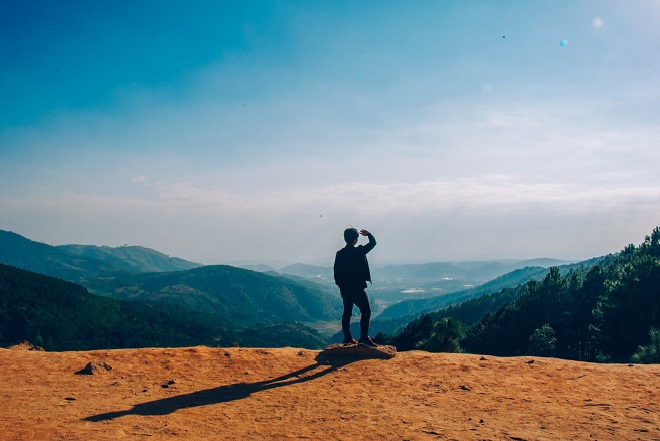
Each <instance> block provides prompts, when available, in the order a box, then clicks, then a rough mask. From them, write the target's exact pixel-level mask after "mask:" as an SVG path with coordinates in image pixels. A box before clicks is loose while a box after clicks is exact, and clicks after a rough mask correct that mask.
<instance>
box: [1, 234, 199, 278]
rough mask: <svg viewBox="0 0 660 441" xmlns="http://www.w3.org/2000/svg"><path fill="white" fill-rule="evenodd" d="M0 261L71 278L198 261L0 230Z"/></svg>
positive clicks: (191, 265)
mask: <svg viewBox="0 0 660 441" xmlns="http://www.w3.org/2000/svg"><path fill="white" fill-rule="evenodd" d="M0 263H4V264H6V265H12V266H15V267H17V268H22V269H26V270H29V271H34V272H37V273H40V274H45V275H49V276H53V277H58V278H60V279H64V280H70V281H74V282H78V281H84V280H88V279H93V278H95V277H103V276H108V275H113V274H118V273H126V272H128V273H144V272H154V271H177V270H186V269H191V268H196V267H199V266H201V265H200V264H197V263H193V262H187V261H185V260H183V259H178V258H175V257H169V256H166V255H165V254H162V253H159V252H158V251H154V250H151V249H149V248H143V247H119V248H111V247H97V246H91V245H61V246H51V245H47V244H44V243H40V242H35V241H32V240H30V239H27V238H25V237H23V236H21V235H19V234H16V233H12V232H10V231H3V230H0Z"/></svg>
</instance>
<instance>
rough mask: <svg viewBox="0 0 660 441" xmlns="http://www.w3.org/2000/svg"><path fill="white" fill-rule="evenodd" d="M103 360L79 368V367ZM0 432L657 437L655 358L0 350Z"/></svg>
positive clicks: (193, 436)
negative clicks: (93, 370)
mask: <svg viewBox="0 0 660 441" xmlns="http://www.w3.org/2000/svg"><path fill="white" fill-rule="evenodd" d="M95 361H96V362H104V363H106V364H107V365H108V366H110V367H111V368H112V369H111V370H109V371H103V372H102V373H97V374H95V375H80V374H76V373H77V372H79V371H80V370H81V369H82V368H84V367H85V365H86V364H87V363H89V362H95ZM0 378H2V380H3V381H2V382H0V396H1V397H2V399H3V406H2V407H1V408H0V433H1V434H2V436H1V437H2V439H7V440H33V439H49V440H56V439H66V440H88V439H94V440H110V439H113V440H115V439H151V440H153V439H186V440H208V439H222V440H253V439H264V440H269V439H277V440H282V439H312V440H317V439H318V440H321V439H337V440H339V439H387V440H432V439H447V440H451V439H454V440H562V439H566V440H568V439H598V440H637V439H641V440H651V439H660V417H659V412H660V400H659V397H660V365H636V364H635V365H629V364H594V363H585V362H577V361H567V360H560V359H554V358H542V357H530V356H526V357H509V358H502V357H494V356H488V355H486V356H484V357H482V356H481V355H475V354H449V353H435V354H431V353H428V352H424V351H410V352H400V353H398V354H397V355H396V356H395V357H394V358H392V359H389V360H380V359H354V358H353V359H349V358H342V357H337V358H331V357H324V356H323V354H322V352H321V351H316V350H307V349H300V348H261V349H260V348H238V347H232V348H211V347H206V346H195V347H182V348H142V349H117V350H95V351H71V352H43V351H27V350H20V349H0Z"/></svg>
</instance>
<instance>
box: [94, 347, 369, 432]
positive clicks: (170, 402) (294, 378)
mask: <svg viewBox="0 0 660 441" xmlns="http://www.w3.org/2000/svg"><path fill="white" fill-rule="evenodd" d="M355 360H357V358H355V357H327V356H324V355H323V354H319V356H317V357H316V363H314V364H311V365H309V366H307V367H304V368H302V369H300V370H297V371H295V372H291V373H290V374H286V375H282V376H280V377H277V378H274V379H271V380H266V381H259V382H256V383H237V384H231V385H228V386H220V387H216V388H213V389H206V390H201V391H197V392H192V393H189V394H183V395H176V396H174V397H168V398H163V399H160V400H155V401H148V402H146V403H141V404H137V405H135V406H133V408H131V409H128V410H120V411H116V412H107V413H102V414H99V415H92V416H89V417H87V418H85V420H86V421H92V422H99V421H105V420H112V419H115V418H119V417H122V416H125V415H143V416H147V415H167V414H170V413H172V412H174V411H176V410H179V409H187V408H191V407H197V406H206V405H209V404H217V403H227V402H230V401H235V400H242V399H243V398H247V397H249V396H250V395H252V394H253V393H256V392H262V391H265V390H269V389H275V388H278V387H286V386H291V385H294V384H300V383H305V382H307V381H312V380H316V379H317V378H321V377H323V376H325V375H328V374H329V373H331V372H334V371H336V370H337V369H339V368H340V367H342V366H345V365H347V364H349V363H351V362H353V361H355Z"/></svg>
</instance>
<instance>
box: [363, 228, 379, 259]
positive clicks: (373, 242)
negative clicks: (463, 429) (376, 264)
mask: <svg viewBox="0 0 660 441" xmlns="http://www.w3.org/2000/svg"><path fill="white" fill-rule="evenodd" d="M360 234H361V235H363V236H367V237H368V238H369V243H368V244H366V245H364V253H365V254H366V253H368V252H369V251H371V250H372V249H373V248H374V247H375V246H376V238H375V237H374V236H373V234H371V233H370V232H368V231H367V230H364V229H363V230H360Z"/></svg>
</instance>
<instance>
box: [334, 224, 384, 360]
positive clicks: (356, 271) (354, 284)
mask: <svg viewBox="0 0 660 441" xmlns="http://www.w3.org/2000/svg"><path fill="white" fill-rule="evenodd" d="M359 234H361V235H363V236H367V237H368V238H369V243H368V244H367V245H359V246H355V245H356V244H357V241H358V237H359ZM359 234H358V231H357V230H356V229H355V228H347V229H346V230H344V240H345V241H346V246H345V247H344V248H342V249H341V250H339V251H337V255H336V256H335V265H334V273H335V283H336V284H337V286H339V292H340V294H341V298H342V300H343V301H344V314H343V315H342V317H341V328H342V331H343V332H344V344H356V343H360V344H363V345H366V346H372V347H376V346H378V345H377V344H376V343H374V342H373V341H372V340H371V338H369V320H370V319H371V307H370V306H369V298H368V297H367V293H366V291H365V288H366V287H367V280H368V281H369V282H371V273H370V271H369V262H367V253H368V252H369V251H371V250H372V249H373V248H374V247H375V246H376V238H374V236H373V235H372V234H371V233H369V232H368V231H367V230H360V233H359ZM353 305H355V306H357V307H358V308H359V309H360V313H361V314H362V317H361V318H360V340H358V341H355V339H354V338H353V336H352V335H351V316H352V315H353Z"/></svg>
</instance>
